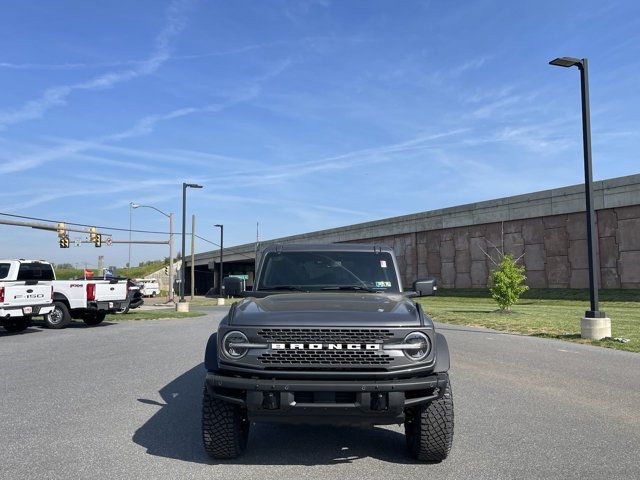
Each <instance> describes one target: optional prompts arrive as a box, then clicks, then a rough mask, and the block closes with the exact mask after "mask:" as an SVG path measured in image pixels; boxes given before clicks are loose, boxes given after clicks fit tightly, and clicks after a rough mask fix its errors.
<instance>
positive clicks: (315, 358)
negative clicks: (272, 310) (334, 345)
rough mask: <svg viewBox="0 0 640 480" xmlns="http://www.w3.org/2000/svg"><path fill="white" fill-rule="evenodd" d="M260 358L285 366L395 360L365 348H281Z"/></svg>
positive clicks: (359, 363)
mask: <svg viewBox="0 0 640 480" xmlns="http://www.w3.org/2000/svg"><path fill="white" fill-rule="evenodd" d="M258 359H259V360H260V362H261V363H262V364H263V365H267V366H272V365H277V366H285V367H286V366H291V367H307V366H319V367H322V366H327V367H340V366H349V367H354V366H355V367H358V366H383V365H388V364H389V363H391V362H392V361H393V358H392V357H390V356H389V355H387V354H384V353H377V352H374V351H363V350H348V351H340V350H281V351H277V352H273V353H263V354H262V355H260V356H259V357H258Z"/></svg>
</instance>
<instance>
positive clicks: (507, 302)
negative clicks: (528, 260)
mask: <svg viewBox="0 0 640 480" xmlns="http://www.w3.org/2000/svg"><path fill="white" fill-rule="evenodd" d="M516 262H517V260H514V259H513V258H511V255H505V256H504V257H503V259H502V261H501V262H500V263H499V264H498V268H497V269H496V270H493V271H492V272H491V277H490V280H491V287H490V288H489V291H490V292H491V297H492V298H493V299H494V300H495V301H496V303H497V304H498V307H500V310H504V311H509V310H510V309H511V305H514V304H515V303H517V302H518V299H519V298H520V295H522V294H523V293H524V292H526V291H527V290H529V287H527V286H526V285H523V283H524V281H525V280H526V279H527V277H526V275H525V274H524V270H525V268H524V267H523V266H519V265H518V264H517V263H516Z"/></svg>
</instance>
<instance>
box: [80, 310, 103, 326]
mask: <svg viewBox="0 0 640 480" xmlns="http://www.w3.org/2000/svg"><path fill="white" fill-rule="evenodd" d="M106 316H107V312H103V311H101V312H95V313H85V314H84V316H83V317H82V320H83V321H84V323H86V324H87V325H90V326H93V325H99V324H100V323H102V321H103V320H104V318H105V317H106Z"/></svg>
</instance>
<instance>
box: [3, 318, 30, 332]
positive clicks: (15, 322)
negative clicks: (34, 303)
mask: <svg viewBox="0 0 640 480" xmlns="http://www.w3.org/2000/svg"><path fill="white" fill-rule="evenodd" d="M29 325H31V317H17V318H7V319H5V320H3V321H2V326H3V327H4V329H5V330H6V331H7V332H9V333H20V332H23V331H25V330H26V329H27V328H28V327H29Z"/></svg>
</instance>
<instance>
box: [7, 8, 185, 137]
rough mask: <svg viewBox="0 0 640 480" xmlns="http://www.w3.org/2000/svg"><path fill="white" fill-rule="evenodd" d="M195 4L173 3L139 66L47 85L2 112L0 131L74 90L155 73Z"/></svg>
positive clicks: (35, 114)
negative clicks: (38, 94) (31, 96)
mask: <svg viewBox="0 0 640 480" xmlns="http://www.w3.org/2000/svg"><path fill="white" fill-rule="evenodd" d="M193 3H194V2H193V1H192V0H174V1H173V2H171V4H170V5H169V7H168V9H167V12H166V17H167V20H166V24H165V27H164V28H163V29H162V31H161V32H160V33H159V34H158V36H157V37H156V39H155V47H154V50H153V52H152V53H151V55H150V56H149V57H148V58H147V59H145V60H144V61H142V62H140V63H139V64H138V65H137V66H136V67H134V68H130V69H128V70H121V71H114V72H107V73H104V74H101V75H98V76H96V77H93V78H91V79H89V80H86V81H84V82H79V83H73V84H69V85H60V86H55V87H50V88H47V89H46V90H45V91H44V92H42V94H41V95H40V97H38V98H36V99H34V100H30V101H28V102H26V103H25V104H23V105H22V106H20V107H18V108H17V109H14V110H9V111H4V112H0V130H1V129H3V128H6V127H7V126H9V125H14V124H17V123H21V122H24V121H27V120H33V119H36V118H41V117H42V116H43V115H44V114H45V113H46V112H47V111H48V110H50V109H51V108H54V107H57V106H60V105H64V104H65V103H66V101H67V98H68V97H69V96H70V95H71V94H72V93H74V92H75V91H81V90H98V89H105V88H111V87H113V86H114V85H116V84H118V83H122V82H127V81H129V80H133V79H134V78H137V77H140V76H143V75H149V74H151V73H153V72H155V71H156V70H158V68H160V66H161V65H162V64H163V63H164V62H166V61H167V60H168V59H169V56H170V53H171V41H172V40H173V39H174V38H175V37H176V36H177V35H178V34H180V32H182V30H183V29H184V28H185V26H186V15H187V12H188V11H189V7H190V6H191V5H192V4H193Z"/></svg>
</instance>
